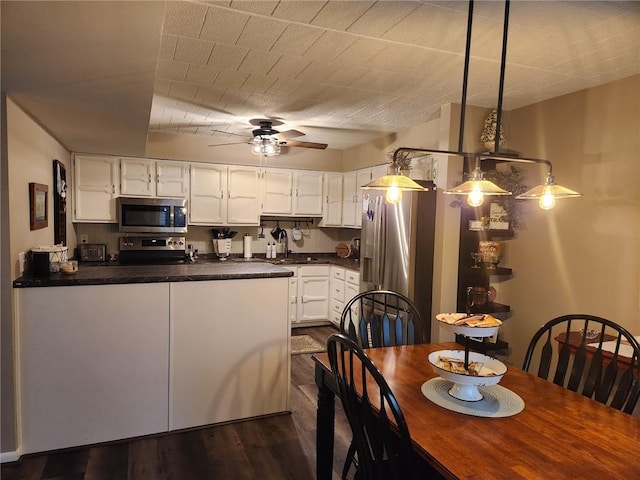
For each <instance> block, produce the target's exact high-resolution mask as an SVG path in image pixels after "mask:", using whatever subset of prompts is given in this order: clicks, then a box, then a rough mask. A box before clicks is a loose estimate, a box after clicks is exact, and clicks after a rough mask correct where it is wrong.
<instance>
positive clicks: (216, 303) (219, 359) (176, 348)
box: [169, 277, 290, 430]
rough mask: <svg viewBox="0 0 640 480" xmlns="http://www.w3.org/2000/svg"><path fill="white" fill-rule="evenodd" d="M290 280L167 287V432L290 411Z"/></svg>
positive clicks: (177, 284) (207, 283)
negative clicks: (168, 385) (169, 330)
mask: <svg viewBox="0 0 640 480" xmlns="http://www.w3.org/2000/svg"><path fill="white" fill-rule="evenodd" d="M288 281H289V280H288V278H286V277H280V278H259V279H239V280H225V281H202V282H178V283H172V284H171V297H170V302H171V347H170V350H171V362H170V389H169V398H170V400H169V429H170V430H177V429H182V428H189V427H195V426H200V425H207V424H211V423H219V422H226V421H230V420H238V419H241V418H250V417H255V416H258V415H268V414H273V413H279V412H284V411H287V410H288V409H289V405H288V396H289V369H290V355H289V337H290V326H289V324H288V322H287V321H286V317H287V308H288V299H287V282H288ZM243 295H245V296H246V295H250V296H251V300H250V301H246V299H243Z"/></svg>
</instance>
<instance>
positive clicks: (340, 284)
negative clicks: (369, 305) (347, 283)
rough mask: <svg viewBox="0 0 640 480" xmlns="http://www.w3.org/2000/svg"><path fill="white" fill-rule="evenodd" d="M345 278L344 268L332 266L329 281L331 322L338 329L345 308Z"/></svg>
mask: <svg viewBox="0 0 640 480" xmlns="http://www.w3.org/2000/svg"><path fill="white" fill-rule="evenodd" d="M344 278H345V271H344V268H342V267H337V266H335V265H332V266H331V271H330V279H329V293H330V295H329V297H330V299H329V320H330V321H331V323H333V324H334V325H335V326H336V327H339V326H340V316H341V315H342V309H343V308H344Z"/></svg>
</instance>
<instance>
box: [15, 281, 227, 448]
mask: <svg viewBox="0 0 640 480" xmlns="http://www.w3.org/2000/svg"><path fill="white" fill-rule="evenodd" d="M220 283H224V282H220ZM16 295H17V298H18V306H19V308H18V311H19V322H18V328H17V333H18V336H17V344H18V346H19V348H18V353H19V361H18V381H19V389H20V395H19V399H20V400H19V401H20V409H19V411H20V431H21V433H20V436H21V445H20V449H21V453H25V454H26V453H32V452H39V451H46V450H52V449H60V448H67V447H74V446H78V445H87V444H92V443H98V442H107V441H111V440H117V439H122V438H128V437H136V436H140V435H148V434H152V433H158V432H164V431H166V430H167V427H168V420H167V411H168V408H169V401H168V390H167V385H168V382H169V374H168V368H167V365H168V362H169V284H167V283H153V284H128V285H91V286H74V287H48V288H23V289H18V290H17V291H16Z"/></svg>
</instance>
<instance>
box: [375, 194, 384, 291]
mask: <svg viewBox="0 0 640 480" xmlns="http://www.w3.org/2000/svg"><path fill="white" fill-rule="evenodd" d="M383 202H384V200H383V198H382V197H377V198H376V199H375V208H374V217H373V265H372V281H373V284H374V288H375V289H379V288H380V287H381V285H382V278H383V269H384V256H385V251H386V245H385V241H384V237H385V236H384V224H385V221H384V220H385V219H384V216H385V213H386V212H385V208H384V203H383Z"/></svg>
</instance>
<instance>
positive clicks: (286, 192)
mask: <svg viewBox="0 0 640 480" xmlns="http://www.w3.org/2000/svg"><path fill="white" fill-rule="evenodd" d="M261 176H262V214H263V215H281V214H282V215H284V214H290V213H291V212H292V208H293V203H292V190H293V171H291V170H286V169H283V168H265V169H263V170H262V173H261Z"/></svg>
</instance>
